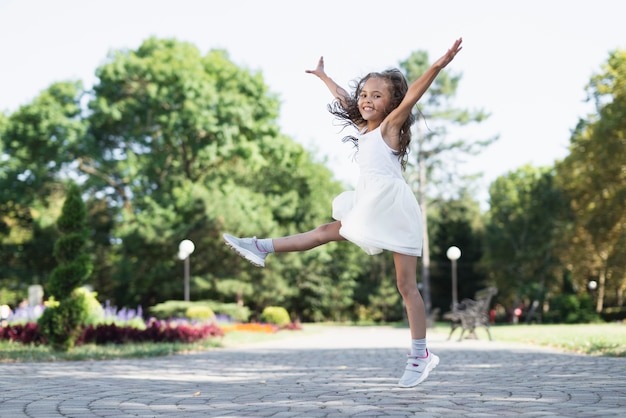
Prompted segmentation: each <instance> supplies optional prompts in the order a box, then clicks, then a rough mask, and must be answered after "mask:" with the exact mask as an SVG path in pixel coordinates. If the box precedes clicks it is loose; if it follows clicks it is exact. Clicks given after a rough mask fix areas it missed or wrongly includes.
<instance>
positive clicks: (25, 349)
mask: <svg viewBox="0 0 626 418" xmlns="http://www.w3.org/2000/svg"><path fill="white" fill-rule="evenodd" d="M343 325H345V324H343ZM388 325H389V324H388ZM392 325H393V324H392ZM325 326H332V324H323V325H320V324H305V325H304V329H303V330H300V331H279V332H277V333H274V334H268V333H260V332H243V331H232V332H228V333H226V335H225V336H224V337H223V338H221V339H220V338H211V339H208V340H205V341H201V342H198V343H194V344H182V343H145V344H123V345H113V344H110V345H104V346H97V345H94V344H89V345H85V346H81V347H76V348H75V349H73V350H71V351H70V352H67V353H59V352H55V351H53V350H50V348H49V347H47V346H34V345H22V344H19V343H10V342H7V341H2V342H0V362H4V363H7V362H50V361H84V360H111V359H130V358H144V357H157V356H168V355H172V354H185V353H192V352H198V351H206V350H213V349H219V348H221V347H236V346H240V345H245V344H252V343H257V342H263V341H268V340H276V339H280V338H287V337H290V336H292V335H294V334H293V333H296V335H304V334H313V333H318V332H322V331H323V328H324V327H325ZM402 326H406V325H405V324H402ZM448 330H449V325H448V324H446V323H438V324H437V326H436V328H435V329H434V330H433V331H434V332H436V333H446V334H447V332H448ZM456 332H459V331H456ZM476 333H477V334H478V337H479V338H483V337H486V334H483V333H485V331H484V330H482V329H478V330H477V331H476ZM491 333H492V335H493V338H494V340H498V341H510V342H516V343H522V344H536V345H540V346H548V347H553V348H558V349H561V350H563V351H569V352H576V353H582V354H588V355H597V356H607V357H626V324H618V323H613V324H577V325H496V326H493V327H491ZM453 338H454V336H453Z"/></svg>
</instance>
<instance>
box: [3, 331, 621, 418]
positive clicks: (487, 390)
mask: <svg viewBox="0 0 626 418" xmlns="http://www.w3.org/2000/svg"><path fill="white" fill-rule="evenodd" d="M305 327H306V325H305ZM283 332H289V331H283ZM479 336H480V337H482V335H481V334H479ZM446 337H447V335H444V334H436V333H431V334H430V335H429V346H430V349H431V350H432V351H433V352H435V353H437V354H438V355H439V356H440V358H441V363H440V365H439V367H437V368H436V369H435V370H434V371H433V372H432V373H431V375H430V377H429V378H428V379H427V380H426V381H425V382H424V383H422V384H421V385H419V386H418V387H416V388H411V389H401V388H398V387H397V386H396V383H397V381H398V378H399V376H400V375H401V374H402V368H403V365H404V356H405V354H406V351H407V347H408V341H409V331H408V329H406V328H393V327H325V328H320V331H319V332H313V333H301V332H298V331H293V332H292V333H291V334H289V335H288V336H286V337H285V338H282V339H278V340H275V341H271V342H263V343H256V344H249V345H245V346H240V347H231V348H223V349H216V350H212V351H208V352H203V353H196V354H187V355H174V356H169V357H160V358H149V359H138V360H116V361H87V362H55V363H16V364H7V363H5V364H0V376H1V378H0V417H2V418H4V417H6V418H18V417H33V418H35V417H37V418H49V417H50V418H51V417H75V418H83V417H311V418H314V417H411V416H412V417H509V416H516V417H517V416H524V417H602V418H606V417H625V416H626V359H624V358H606V357H592V356H584V355H577V354H567V353H562V352H559V351H556V350H552V349H547V348H541V347H534V346H524V345H516V344H508V343H503V342H498V341H487V340H486V339H479V340H463V341H461V342H457V341H446Z"/></svg>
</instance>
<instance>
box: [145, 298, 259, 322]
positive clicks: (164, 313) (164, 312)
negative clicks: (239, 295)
mask: <svg viewBox="0 0 626 418" xmlns="http://www.w3.org/2000/svg"><path fill="white" fill-rule="evenodd" d="M197 306H200V307H202V308H206V307H209V308H210V309H211V310H212V311H213V313H214V314H223V315H228V316H229V317H231V318H232V319H234V320H235V321H239V322H247V321H248V319H249V318H250V309H249V308H248V307H247V306H239V305H237V304H236V303H220V302H215V301H211V300H203V301H194V302H185V301H182V300H168V301H165V302H162V303H159V304H156V305H154V306H152V307H151V308H150V314H151V315H153V316H154V317H155V318H158V319H171V318H183V317H186V316H187V311H188V309H189V308H191V307H197Z"/></svg>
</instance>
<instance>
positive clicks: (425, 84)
mask: <svg viewBox="0 0 626 418" xmlns="http://www.w3.org/2000/svg"><path fill="white" fill-rule="evenodd" d="M462 42H463V39H462V38H459V39H457V40H456V41H455V42H454V44H453V45H452V47H451V48H450V49H448V51H447V52H446V53H445V54H444V55H443V56H442V57H441V58H439V59H438V60H437V61H435V62H434V63H433V65H431V67H430V68H429V69H428V70H426V72H424V74H422V75H421V76H420V77H419V78H418V79H417V80H415V81H414V82H413V83H412V84H411V85H410V86H409V90H408V91H407V93H406V95H405V96H404V99H403V100H402V102H401V103H400V105H399V106H398V107H397V108H396V109H394V110H393V111H392V112H391V113H390V114H389V115H388V116H387V118H386V120H385V122H386V124H387V125H388V128H390V129H394V128H396V129H400V127H401V126H402V124H403V123H404V121H405V120H406V118H407V117H408V116H409V114H410V113H411V111H412V110H413V106H415V104H416V103H417V101H418V100H419V99H420V98H421V97H422V95H423V94H424V93H426V90H428V88H429V87H430V85H431V84H432V83H433V81H435V78H437V75H438V74H439V72H440V71H441V70H442V69H443V68H444V67H445V66H446V65H448V64H449V63H450V61H452V60H453V59H454V57H455V56H456V54H457V53H458V52H459V51H460V50H461V49H463V47H462V46H461V43H462Z"/></svg>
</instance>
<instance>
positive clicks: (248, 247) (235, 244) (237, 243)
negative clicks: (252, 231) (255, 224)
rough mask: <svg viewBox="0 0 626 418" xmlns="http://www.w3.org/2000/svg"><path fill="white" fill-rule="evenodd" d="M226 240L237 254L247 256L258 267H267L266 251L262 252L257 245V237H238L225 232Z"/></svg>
mask: <svg viewBox="0 0 626 418" xmlns="http://www.w3.org/2000/svg"><path fill="white" fill-rule="evenodd" d="M223 237H224V242H225V243H226V245H228V246H229V247H230V248H232V249H233V250H234V251H235V252H236V253H237V254H239V255H240V256H242V257H243V258H245V259H246V260H247V261H248V262H250V263H251V264H253V265H255V266H257V267H265V257H267V254H268V253H266V252H262V251H260V250H259V248H258V247H257V245H256V237H252V238H236V237H233V236H232V235H229V234H224V235H223Z"/></svg>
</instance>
